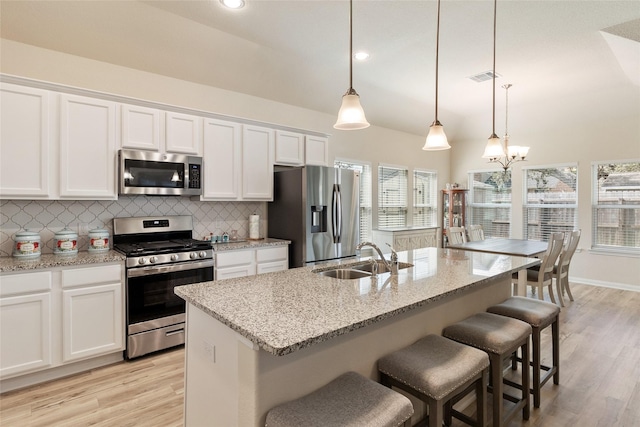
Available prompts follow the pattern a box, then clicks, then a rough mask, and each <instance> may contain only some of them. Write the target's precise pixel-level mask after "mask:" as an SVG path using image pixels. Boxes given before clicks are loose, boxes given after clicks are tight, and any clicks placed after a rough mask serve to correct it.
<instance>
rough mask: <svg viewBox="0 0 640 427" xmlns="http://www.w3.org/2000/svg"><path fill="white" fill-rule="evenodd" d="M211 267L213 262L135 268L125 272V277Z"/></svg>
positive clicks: (209, 260)
mask: <svg viewBox="0 0 640 427" xmlns="http://www.w3.org/2000/svg"><path fill="white" fill-rule="evenodd" d="M206 267H213V260H212V259H208V260H206V261H198V262H185V263H181V264H171V265H158V266H155V265H154V266H148V267H136V268H130V269H128V270H127V277H140V276H148V275H150V274H162V273H172V272H174V271H185V270H196V269H198V268H206Z"/></svg>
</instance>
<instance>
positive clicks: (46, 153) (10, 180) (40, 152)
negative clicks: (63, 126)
mask: <svg viewBox="0 0 640 427" xmlns="http://www.w3.org/2000/svg"><path fill="white" fill-rule="evenodd" d="M0 104H1V106H2V108H0V123H2V125H1V126H0V198H3V199H8V198H14V199H21V198H22V199H24V198H49V197H50V191H51V189H50V185H49V182H50V169H49V164H50V161H51V155H50V148H49V144H50V140H51V134H52V132H51V128H50V119H49V115H50V93H49V92H48V91H46V90H41V89H32V88H29V87H24V86H17V85H13V84H8V83H2V84H0Z"/></svg>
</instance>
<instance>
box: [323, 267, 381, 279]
mask: <svg viewBox="0 0 640 427" xmlns="http://www.w3.org/2000/svg"><path fill="white" fill-rule="evenodd" d="M318 274H321V275H323V276H327V277H333V278H335V279H362V278H363V277H371V273H367V272H366V271H361V270H354V269H351V268H336V269H334V270H325V271H320V272H318Z"/></svg>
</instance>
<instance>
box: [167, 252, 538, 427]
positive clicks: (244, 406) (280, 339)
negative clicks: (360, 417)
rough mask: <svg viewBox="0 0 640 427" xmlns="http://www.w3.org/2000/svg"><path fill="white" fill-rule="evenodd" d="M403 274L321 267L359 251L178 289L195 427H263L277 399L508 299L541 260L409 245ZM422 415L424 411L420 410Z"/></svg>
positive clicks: (362, 367)
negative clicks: (348, 274)
mask: <svg viewBox="0 0 640 427" xmlns="http://www.w3.org/2000/svg"><path fill="white" fill-rule="evenodd" d="M399 255H400V261H401V262H404V263H410V264H412V266H411V267H408V268H403V269H401V270H400V272H399V274H398V276H390V274H389V273H384V274H379V275H378V276H377V277H365V278H362V279H352V280H340V279H334V278H330V277H325V276H323V275H320V274H318V273H317V272H318V271H321V270H328V269H331V268H335V267H336V265H338V264H340V265H341V266H343V267H348V266H350V265H352V264H356V263H362V261H363V260H358V259H357V258H354V259H351V260H349V261H342V262H341V263H336V262H333V263H326V264H322V265H316V266H314V267H303V268H297V269H292V270H288V271H285V272H278V273H270V274H263V275H258V276H253V277H246V278H238V279H229V280H224V281H218V282H216V281H214V282H206V283H199V284H195V285H188V286H181V287H177V288H175V292H176V294H177V295H179V296H180V297H182V298H184V299H185V300H186V302H187V338H186V362H185V363H186V366H185V425H186V426H187V427H190V426H204V425H211V426H218V425H219V426H259V425H264V420H265V415H266V413H267V411H268V410H269V409H271V408H272V407H273V406H275V405H277V404H279V403H281V402H284V401H288V400H291V399H294V398H297V397H299V396H301V395H304V394H306V393H309V392H311V391H313V390H315V389H317V388H319V387H321V386H322V385H324V384H326V383H327V382H329V381H330V380H332V379H334V378H335V377H337V376H338V375H340V374H342V373H344V372H347V371H356V372H359V373H361V374H363V375H365V376H367V377H369V378H372V379H377V369H376V361H377V359H378V358H380V357H381V356H383V355H385V354H388V353H390V352H392V351H395V350H397V349H399V348H402V347H404V346H406V345H408V344H411V343H412V342H414V341H416V340H417V339H419V338H421V337H423V336H425V335H427V334H429V333H437V334H440V333H441V331H442V328H443V327H444V326H447V325H449V324H451V323H454V322H456V321H459V320H462V319H464V318H465V317H467V316H469V315H471V314H474V313H477V312H481V311H484V310H485V309H486V308H487V307H488V306H489V305H492V304H495V303H498V302H501V301H503V300H505V299H506V298H508V296H509V295H510V290H511V274H512V273H513V272H515V271H517V270H520V269H522V268H527V267H530V266H533V265H536V264H538V263H539V262H540V261H539V260H538V259H532V258H522V257H511V256H505V255H497V254H486V253H479V252H477V253H474V252H464V251H454V250H443V249H437V248H424V249H417V250H412V251H406V252H400V253H399ZM416 412H417V413H418V414H419V413H420V412H421V411H420V408H416Z"/></svg>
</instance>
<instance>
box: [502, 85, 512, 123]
mask: <svg viewBox="0 0 640 427" xmlns="http://www.w3.org/2000/svg"><path fill="white" fill-rule="evenodd" d="M502 87H503V88H504V89H505V91H506V93H505V107H504V134H505V135H509V127H508V124H509V88H510V87H511V85H510V84H506V85H503V86H502Z"/></svg>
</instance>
